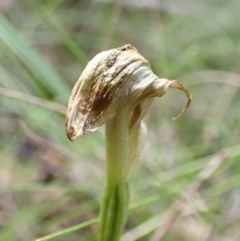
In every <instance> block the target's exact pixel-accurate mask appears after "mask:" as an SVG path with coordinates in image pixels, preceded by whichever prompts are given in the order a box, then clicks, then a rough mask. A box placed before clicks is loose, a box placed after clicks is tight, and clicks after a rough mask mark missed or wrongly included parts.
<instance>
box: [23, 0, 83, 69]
mask: <svg viewBox="0 0 240 241" xmlns="http://www.w3.org/2000/svg"><path fill="white" fill-rule="evenodd" d="M26 1H27V2H28V3H29V4H30V5H31V7H32V8H33V9H34V11H35V12H36V13H37V14H38V15H39V16H40V17H41V18H42V20H43V21H44V22H45V23H46V24H47V25H48V26H49V27H50V28H51V29H52V31H53V32H54V33H55V34H56V35H57V36H58V37H59V39H61V41H62V42H63V43H64V45H65V46H66V47H67V49H68V50H69V51H70V52H71V53H72V54H73V55H74V56H75V57H76V58H77V59H78V61H79V63H80V64H82V65H83V66H84V65H86V63H87V62H88V57H87V56H86V55H85V53H84V52H83V51H82V50H81V48H80V47H79V46H78V45H77V44H76V43H75V42H74V41H73V40H72V39H71V38H70V37H69V36H68V35H67V33H65V32H64V30H63V29H62V28H61V27H60V26H59V25H58V24H57V23H56V22H55V21H54V20H53V19H52V18H51V17H50V16H49V15H48V14H47V12H46V11H45V9H44V8H43V7H42V6H41V4H39V3H38V1H35V0H26Z"/></svg>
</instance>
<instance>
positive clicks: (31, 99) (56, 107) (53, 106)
mask: <svg viewBox="0 0 240 241" xmlns="http://www.w3.org/2000/svg"><path fill="white" fill-rule="evenodd" d="M0 95H3V96H6V97H9V98H13V99H16V100H21V101H24V102H27V103H30V104H33V105H38V106H41V107H43V108H45V109H49V110H53V111H55V112H58V113H60V114H63V115H65V114H66V112H67V108H66V107H65V106H63V105H60V104H58V103H54V102H52V101H48V100H44V99H41V98H38V97H36V96H32V95H28V94H24V93H21V92H18V91H15V90H10V89H6V88H2V87H0Z"/></svg>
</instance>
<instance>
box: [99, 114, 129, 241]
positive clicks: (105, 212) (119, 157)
mask: <svg viewBox="0 0 240 241" xmlns="http://www.w3.org/2000/svg"><path fill="white" fill-rule="evenodd" d="M128 123H129V113H128V112H127V111H120V112H118V114H117V115H116V116H115V117H114V118H112V119H111V120H109V121H108V122H107V123H106V160H107V185H106V188H105V194H104V198H103V203H102V210H101V215H100V238H99V240H100V241H119V239H120V236H121V232H122V229H123V226H124V224H125V221H126V217H127V209H128V196H129V195H128V184H127V181H126V161H127V155H128V138H129V130H128Z"/></svg>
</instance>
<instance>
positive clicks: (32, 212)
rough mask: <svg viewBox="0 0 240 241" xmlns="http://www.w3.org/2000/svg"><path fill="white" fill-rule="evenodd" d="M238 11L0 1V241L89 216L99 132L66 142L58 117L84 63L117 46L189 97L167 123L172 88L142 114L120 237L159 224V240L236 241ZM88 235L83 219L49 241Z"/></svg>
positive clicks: (215, 4) (147, 233)
mask: <svg viewBox="0 0 240 241" xmlns="http://www.w3.org/2000/svg"><path fill="white" fill-rule="evenodd" d="M239 9H240V1H238V0H228V1H223V0H202V1H197V0H195V1H194V0H193V1H191V0H162V1H157V0H151V1H150V0H149V1H147V0H145V1H144V0H143V1H137V0H129V1H110V0H92V1H90V0H68V1H63V0H51V1H46V0H45V1H43V0H41V1H40V0H0V11H1V15H0V63H1V64H0V87H1V89H0V240H4V241H12V240H17V241H18V240H19V241H20V240H22V241H27V240H35V239H36V238H39V237H41V236H45V235H47V234H50V233H53V232H56V231H59V230H62V229H64V228H67V227H70V226H72V225H76V224H79V223H84V222H86V221H88V220H92V219H95V218H96V217H97V216H98V213H99V206H100V202H101V197H102V191H103V188H104V183H105V176H104V172H105V160H104V159H105V145H104V128H100V130H98V131H96V132H94V133H93V134H91V135H89V136H84V137H81V138H78V139H76V140H75V141H74V142H73V143H71V142H69V140H68V139H67V138H66V135H65V129H64V128H65V127H64V118H65V116H64V114H63V113H64V112H65V107H66V106H67V101H68V98H69V95H70V91H71V89H72V87H73V85H74V83H75V81H76V80H77V79H78V77H79V75H80V74H81V72H82V70H83V69H84V67H85V66H86V64H87V62H88V61H89V60H90V59H91V58H92V57H93V56H95V55H96V54H97V53H98V52H100V51H102V50H106V49H110V48H115V47H119V46H122V45H124V44H127V43H130V44H131V45H133V46H135V47H136V48H137V49H138V50H139V52H140V53H141V54H142V55H143V56H145V57H146V58H147V59H148V60H149V62H150V63H151V66H152V69H153V71H154V72H155V73H156V74H157V75H158V76H160V77H164V78H168V79H177V80H179V81H181V82H182V83H183V84H184V85H185V86H186V87H187V88H188V89H189V91H190V92H191V93H192V96H193V101H192V104H191V106H190V108H189V110H188V111H187V113H186V114H185V115H184V116H183V117H182V118H181V119H179V120H177V121H172V120H171V117H174V116H176V115H177V114H178V113H179V111H180V109H181V108H182V107H183V106H184V104H185V102H186V98H185V96H184V94H183V93H181V92H180V91H177V90H172V89H171V90H169V91H168V92H167V94H166V95H165V96H163V97H162V98H159V99H156V100H155V101H154V103H153V105H152V106H151V108H150V111H149V113H148V114H147V116H146V123H147V126H148V129H149V138H148V141H147V144H146V146H145V148H144V150H143V153H142V155H141V159H140V161H139V163H138V165H137V166H136V168H135V169H134V171H133V173H132V175H131V177H130V180H129V181H130V188H131V200H130V211H129V219H128V222H127V225H126V228H125V230H124V236H123V241H134V240H139V241H145V240H150V241H157V240H160V233H161V231H162V226H163V225H165V226H167V227H168V231H167V232H165V235H163V237H162V238H161V240H164V241H223V240H224V241H236V240H240V229H239V227H240V161H239V159H240V143H239V142H240V141H239V140H240V112H239V106H240V92H239V88H240V57H239V55H240V14H239ZM12 90H14V91H17V92H12ZM19 93H20V94H21V93H22V95H21V96H20V97H19ZM31 96H34V97H38V98H39V99H37V103H39V104H40V105H41V104H42V105H45V107H44V106H39V105H34V104H31V103H28V102H31V101H34V100H35V99H33V98H32V97H31ZM15 98H23V99H25V101H21V100H19V99H15ZM44 100H45V101H46V100H48V101H51V102H54V103H57V104H58V105H51V104H50V103H48V102H47V103H45V102H44ZM176 200H178V201H179V202H180V203H181V210H180V211H181V212H177V211H176V210H175V209H176V204H177V203H176ZM174 203H175V204H174ZM177 216H178V218H177V220H175V218H176V217H177ZM171 217H174V218H172V219H171ZM96 233H97V224H94V225H89V226H87V227H85V228H83V229H81V230H79V231H76V232H74V233H72V234H69V235H67V236H62V237H58V238H56V239H55V240H58V241H64V240H68V241H75V240H83V241H85V240H86V241H95V240H96Z"/></svg>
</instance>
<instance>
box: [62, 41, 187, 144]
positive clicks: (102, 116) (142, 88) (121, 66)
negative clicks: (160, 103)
mask: <svg viewBox="0 0 240 241" xmlns="http://www.w3.org/2000/svg"><path fill="white" fill-rule="evenodd" d="M168 87H174V88H178V89H181V90H183V91H184V92H185V93H186V95H187V97H188V103H187V105H186V107H185V108H184V109H183V111H182V112H181V113H180V116H181V115H182V114H183V113H184V112H185V111H186V109H187V107H188V106H189V104H190V101H191V96H190V94H189V92H188V91H187V90H186V89H185V88H184V87H183V86H182V85H181V84H180V83H179V82H177V81H169V80H167V79H160V78H158V77H157V76H156V75H155V74H153V72H152V70H151V68H150V65H149V63H148V61H147V60H146V59H145V58H144V57H143V56H142V55H140V54H139V53H138V51H137V50H136V48H134V47H132V46H131V45H129V44H127V45H124V46H122V47H120V48H116V49H111V50H108V51H104V52H101V53H99V54H97V55H96V56H95V57H94V58H93V59H92V60H91V61H90V62H89V63H88V65H87V66H86V68H85V69H84V71H83V72H82V74H81V76H80V78H79V79H78V81H77V82H76V84H75V86H74V88H73V90H72V93H71V96H70V98H69V103H68V110H67V116H66V134H67V136H68V138H69V139H70V140H73V139H75V138H76V137H77V136H80V135H86V134H89V133H91V132H93V131H94V130H96V129H97V128H98V127H100V126H101V125H103V124H104V123H105V122H106V121H107V120H109V119H110V118H112V117H113V116H114V115H115V114H116V112H117V111H118V110H119V108H126V109H128V110H129V111H133V110H134V109H135V108H136V107H137V106H138V107H139V106H140V105H141V103H142V102H143V101H144V100H146V99H149V98H152V97H155V96H162V95H163V94H164V93H165V90H166V89H167V88H168ZM178 117H179V116H178Z"/></svg>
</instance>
